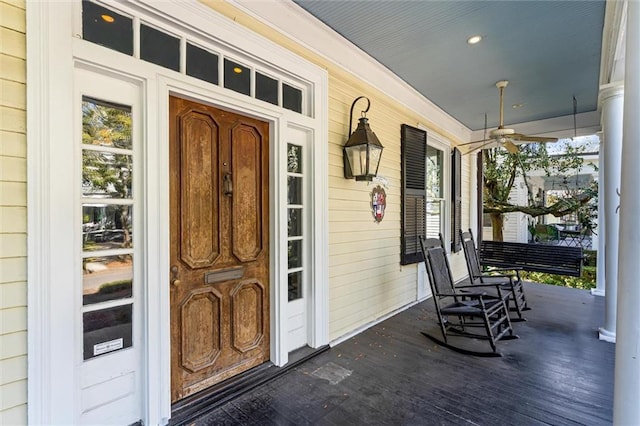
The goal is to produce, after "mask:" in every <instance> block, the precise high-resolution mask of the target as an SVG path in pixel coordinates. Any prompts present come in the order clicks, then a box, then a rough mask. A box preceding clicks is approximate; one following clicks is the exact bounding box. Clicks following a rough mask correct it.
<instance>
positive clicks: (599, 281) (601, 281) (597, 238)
mask: <svg viewBox="0 0 640 426" xmlns="http://www.w3.org/2000/svg"><path fill="white" fill-rule="evenodd" d="M596 135H597V136H598V138H599V139H600V149H599V150H598V164H599V167H600V170H602V165H603V164H604V155H603V153H604V148H603V146H602V137H603V135H602V132H598V133H597V134H596ZM604 224H605V220H604V179H603V178H602V172H601V173H599V174H598V227H597V228H596V233H597V235H594V236H593V237H592V240H591V241H592V247H593V246H594V245H595V246H596V247H597V250H598V251H597V253H598V254H597V264H596V271H597V276H596V288H592V289H591V294H592V295H594V296H604V295H605V272H604V271H605V262H604V257H605V255H604V241H605V232H606V230H605V225H604ZM593 242H595V243H596V244H593Z"/></svg>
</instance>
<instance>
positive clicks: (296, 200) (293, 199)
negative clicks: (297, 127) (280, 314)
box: [287, 143, 305, 301]
mask: <svg viewBox="0 0 640 426" xmlns="http://www.w3.org/2000/svg"><path fill="white" fill-rule="evenodd" d="M303 181H304V174H303V163H302V146H300V145H295V144H291V143H290V144H288V145H287V229H288V232H287V257H288V293H289V301H292V300H296V299H301V298H302V297H304V295H303V291H302V288H303V280H302V277H303V272H304V267H305V265H304V261H303V259H304V244H303V241H304V234H303V232H302V230H303V229H304V226H303V218H304V203H303V195H304V194H303V188H304V187H303Z"/></svg>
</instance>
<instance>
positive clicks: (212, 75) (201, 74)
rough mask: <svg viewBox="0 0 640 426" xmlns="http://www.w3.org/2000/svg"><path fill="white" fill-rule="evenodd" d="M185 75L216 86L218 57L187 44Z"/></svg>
mask: <svg viewBox="0 0 640 426" xmlns="http://www.w3.org/2000/svg"><path fill="white" fill-rule="evenodd" d="M187 75H190V76H191V77H195V78H199V79H200V80H204V81H208V82H209V83H213V84H218V55H216V54H214V53H211V52H208V51H206V50H204V49H201V48H199V47H197V46H194V45H192V44H189V43H187Z"/></svg>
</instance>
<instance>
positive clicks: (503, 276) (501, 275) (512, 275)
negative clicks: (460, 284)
mask: <svg viewBox="0 0 640 426" xmlns="http://www.w3.org/2000/svg"><path fill="white" fill-rule="evenodd" d="M477 278H508V279H510V280H512V279H513V278H516V274H498V275H488V274H482V275H478V277H477ZM517 278H519V277H517ZM475 285H478V284H475Z"/></svg>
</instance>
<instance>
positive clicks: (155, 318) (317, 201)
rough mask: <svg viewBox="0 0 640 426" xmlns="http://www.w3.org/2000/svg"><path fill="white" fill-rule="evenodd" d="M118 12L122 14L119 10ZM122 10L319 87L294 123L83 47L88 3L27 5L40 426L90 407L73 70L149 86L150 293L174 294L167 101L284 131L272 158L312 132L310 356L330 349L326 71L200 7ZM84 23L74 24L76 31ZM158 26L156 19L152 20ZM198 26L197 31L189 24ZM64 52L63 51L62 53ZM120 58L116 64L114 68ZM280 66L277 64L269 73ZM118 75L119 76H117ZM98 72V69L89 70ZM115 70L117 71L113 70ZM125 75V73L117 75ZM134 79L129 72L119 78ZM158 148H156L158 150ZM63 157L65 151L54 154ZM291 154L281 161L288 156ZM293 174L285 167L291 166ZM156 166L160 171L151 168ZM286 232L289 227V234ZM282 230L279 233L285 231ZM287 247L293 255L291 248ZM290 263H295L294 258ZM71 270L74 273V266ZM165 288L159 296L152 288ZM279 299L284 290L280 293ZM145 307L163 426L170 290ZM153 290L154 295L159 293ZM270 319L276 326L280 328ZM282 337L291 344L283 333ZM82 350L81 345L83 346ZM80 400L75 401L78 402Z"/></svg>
mask: <svg viewBox="0 0 640 426" xmlns="http://www.w3.org/2000/svg"><path fill="white" fill-rule="evenodd" d="M118 5H120V4H119V3H118ZM121 5H122V7H124V8H127V9H130V10H135V11H140V13H150V16H151V15H153V16H152V18H153V20H159V19H160V18H161V19H163V20H164V21H165V22H170V23H171V25H175V26H176V27H177V28H178V29H179V31H184V32H185V33H186V34H190V35H193V34H195V35H194V37H200V39H205V38H208V39H211V40H213V41H217V42H219V43H220V44H221V45H224V46H228V47H229V49H232V50H233V51H235V52H242V53H243V54H244V55H246V57H247V58H255V59H256V60H257V61H260V64H261V65H262V66H265V67H270V68H271V69H274V70H278V71H279V72H283V73H287V74H288V75H289V76H290V77H291V78H292V79H296V80H300V81H304V82H306V83H308V84H309V87H311V90H312V93H313V96H312V102H311V103H310V104H309V105H308V107H307V108H308V109H309V111H310V116H304V115H301V114H296V113H293V112H290V111H285V110H282V109H279V108H277V107H271V106H268V105H265V104H264V103H261V102H260V101H255V100H254V99H253V98H251V97H247V96H243V95H239V94H236V93H234V92H231V91H230V90H226V89H222V88H220V87H217V86H212V85H208V84H207V83H204V82H198V81H195V80H194V79H192V78H190V77H185V76H184V75H182V74H180V73H176V72H173V71H170V70H165V69H163V68H160V67H158V66H155V65H152V64H148V63H144V62H142V61H139V60H137V59H135V58H133V57H123V56H122V55H121V54H119V53H116V52H114V51H110V50H108V49H105V48H103V47H100V46H96V45H91V44H90V43H88V42H86V41H83V40H80V39H79V37H78V36H77V34H76V36H75V37H74V31H73V30H75V31H76V32H77V29H78V26H77V19H78V9H79V2H75V3H67V2H63V3H53V2H28V3H27V40H28V43H27V45H28V51H27V58H28V61H27V63H28V70H27V96H28V114H27V135H28V144H27V145H28V147H27V159H28V161H27V163H28V170H27V176H28V196H27V197H28V198H27V202H28V207H29V208H28V237H27V238H28V247H29V248H28V259H27V263H28V266H27V267H28V283H27V285H28V348H27V349H28V365H29V367H28V369H29V370H28V374H29V376H28V377H29V381H28V416H29V422H30V423H31V424H72V423H74V422H75V421H76V419H77V414H78V412H79V407H80V405H81V401H80V395H79V392H78V391H77V390H76V389H77V387H78V386H77V385H78V383H79V377H78V373H77V372H76V368H75V367H76V366H75V365H74V360H75V359H76V357H75V355H74V353H73V352H74V351H73V347H74V346H73V342H75V341H76V339H77V338H78V336H76V335H75V333H76V332H75V330H74V329H75V327H74V326H70V325H73V324H76V323H77V321H78V312H76V311H75V310H74V305H73V300H71V299H73V298H71V297H68V296H69V291H68V290H69V288H71V287H73V288H75V286H74V285H71V286H70V287H69V285H67V284H64V283H65V282H67V281H69V280H70V279H71V278H70V277H72V276H73V272H71V273H70V270H73V262H74V260H69V256H70V255H71V256H72V255H73V254H75V251H74V237H73V233H74V232H77V230H74V226H75V222H74V217H75V216H74V215H69V214H68V212H67V210H68V208H67V207H65V206H71V205H73V202H74V200H75V198H74V193H76V192H77V190H73V191H69V187H71V186H72V185H74V179H75V177H76V175H75V172H74V170H72V168H69V167H65V166H64V165H65V164H66V162H67V161H69V160H68V158H73V151H74V150H75V149H76V147H74V146H71V144H70V142H69V141H73V137H72V135H73V134H74V132H75V131H76V130H77V129H75V128H74V125H73V120H72V117H73V115H74V111H73V102H72V99H71V96H70V94H71V93H73V87H74V81H73V70H74V66H81V65H80V63H84V64H92V65H91V66H92V67H95V68H97V69H103V70H105V71H106V72H110V73H111V74H112V75H113V76H116V75H118V74H119V75H120V76H121V77H122V78H127V77H126V76H127V74H128V75H130V76H131V77H130V78H133V79H136V80H139V81H142V82H143V85H142V87H143V92H144V97H145V98H144V105H146V111H145V120H146V122H145V130H144V131H145V135H144V137H145V139H146V140H147V141H148V142H147V145H146V147H145V149H144V155H145V160H144V162H145V170H144V173H145V180H146V182H145V200H144V210H145V220H146V221H147V222H146V228H145V245H144V249H145V250H146V251H147V253H146V255H145V256H146V257H145V274H146V277H147V282H149V283H163V282H166V283H168V282H169V277H168V269H169V268H168V265H169V251H168V250H169V249H168V247H169V227H168V223H169V219H168V206H169V202H168V180H167V179H168V177H167V176H168V175H167V173H166V172H167V171H168V125H167V124H166V123H167V122H166V119H167V114H168V106H167V105H168V93H169V92H170V91H172V90H175V91H178V92H180V93H183V94H184V93H185V92H187V93H189V92H190V91H191V93H192V94H195V93H197V97H196V98H195V99H201V100H202V99H203V97H204V100H205V101H206V99H209V100H211V101H212V102H215V104H216V105H220V106H223V107H227V108H232V109H234V110H237V111H238V112H240V113H242V114H254V115H256V116H259V117H263V118H266V119H268V120H269V121H271V122H272V123H274V125H273V127H272V130H271V131H272V137H273V140H272V146H273V147H279V146H284V147H285V148H286V140H284V135H285V134H286V129H287V126H290V125H295V126H300V127H303V128H305V129H309V131H310V134H311V135H312V138H313V144H312V146H313V156H314V161H315V164H314V169H313V173H312V179H313V182H312V185H311V186H312V187H313V188H314V194H313V206H312V215H313V223H314V228H313V230H312V236H311V237H312V239H313V252H314V253H313V259H314V264H313V271H312V274H313V282H314V285H313V294H312V296H313V299H314V303H313V308H314V309H313V311H312V312H311V317H312V319H313V321H312V322H313V324H314V326H313V330H312V333H311V337H310V340H309V345H310V346H312V347H319V346H321V345H324V344H327V343H328V334H329V333H328V277H327V276H328V273H327V264H328V213H327V212H328V208H327V203H328V175H327V170H328V165H327V162H328V158H327V157H328V152H327V151H328V144H327V128H328V124H327V117H328V87H327V86H328V77H327V73H326V71H325V70H323V69H321V68H319V67H317V66H315V65H313V64H311V63H309V62H307V61H305V60H303V59H301V58H300V57H298V56H297V55H295V54H293V53H292V52H290V51H288V50H286V49H284V48H282V47H280V46H278V45H276V44H274V43H272V42H270V41H268V40H266V39H264V38H262V37H260V36H258V35H256V34H255V33H253V32H251V31H249V30H247V29H244V28H243V27H240V26H238V25H237V24H236V23H234V22H232V21H231V20H229V19H227V18H225V17H222V16H221V15H219V14H217V13H216V12H214V11H212V10H211V9H209V8H207V7H206V6H204V5H202V4H200V3H198V2H196V1H191V2H180V3H171V2H154V1H150V0H140V1H137V2H126V3H122V4H121ZM74 19H75V20H74ZM150 19H151V18H150ZM186 23H188V24H186ZM54 47H55V48H54ZM108 57H114V58H116V57H117V58H116V60H115V61H111V60H109V59H107V58H108ZM271 60H273V62H269V61H271ZM111 64H117V65H111ZM82 66H89V65H82ZM109 67H111V70H109V69H108V68H109ZM116 67H117V68H116ZM120 70H125V71H122V72H121V71H120ZM154 144H155V145H154ZM54 147H55V149H54ZM280 151H282V152H280ZM284 151H286V149H277V150H275V149H274V150H273V151H272V152H271V155H272V159H271V165H272V168H273V169H272V170H274V171H275V170H279V169H280V168H281V166H280V162H282V161H283V158H284V155H285V152H284ZM283 164H286V162H285V163H283ZM151 166H153V167H151ZM271 179H272V182H273V183H278V184H279V185H275V188H279V187H280V185H282V184H283V183H284V185H285V186H283V187H282V188H286V177H285V178H284V179H283V176H282V174H281V173H280V174H279V175H278V176H276V173H274V174H273V175H272V176H271ZM271 200H272V201H271V202H272V203H273V204H274V205H273V206H271V207H272V210H271V211H272V212H273V218H272V219H271V224H272V225H271V226H272V234H271V235H272V238H271V242H272V243H271V244H272V246H271V248H272V253H273V258H274V259H280V263H281V262H282V259H283V256H282V255H281V254H283V253H286V238H278V235H279V234H278V232H282V230H283V229H284V232H285V235H286V219H285V218H284V217H283V216H284V215H283V214H282V213H279V212H281V211H285V210H286V209H283V207H282V206H283V205H284V206H286V204H284V203H286V192H284V191H282V190H280V189H278V190H276V191H274V192H273V193H272V196H271ZM283 226H284V227H283ZM275 228H278V230H276V229H275ZM283 241H284V243H283ZM284 261H285V262H286V256H285V257H284ZM70 265H71V266H70ZM274 266H275V267H274V268H273V270H274V272H273V274H275V275H273V274H272V279H273V282H274V283H276V282H283V281H281V280H282V279H283V278H284V282H285V283H286V263H285V265H284V266H285V268H284V270H283V268H282V265H274ZM154 285H155V286H154ZM272 287H273V288H275V287H278V286H275V285H274V286H272ZM147 290H149V292H148V293H147V294H146V299H145V302H146V303H145V317H146V324H145V325H144V327H145V333H146V336H147V341H146V342H145V345H144V348H145V354H144V355H143V358H144V364H145V365H144V371H142V372H141V374H142V375H143V380H144V390H143V394H144V395H145V399H146V401H145V408H146V414H145V417H144V418H143V421H144V423H145V424H164V423H166V422H167V421H168V419H169V417H170V414H171V413H170V412H171V403H170V351H169V350H168V348H169V345H170V333H169V327H168V321H169V297H168V288H166V286H162V285H159V284H153V285H151V284H149V285H148V287H147ZM151 290H153V291H151ZM271 299H272V301H273V302H272V303H273V304H272V315H274V316H275V318H276V319H277V321H273V322H272V334H273V335H274V337H273V338H272V348H274V349H273V350H272V355H271V359H272V361H273V362H274V363H275V364H277V365H283V364H285V363H286V362H287V352H286V349H285V348H286V342H285V341H284V340H283V337H282V336H279V334H278V333H280V332H278V333H273V330H286V328H283V327H282V325H283V324H282V321H286V315H282V314H281V313H282V311H283V309H285V307H286V302H287V296H286V292H281V294H278V295H276V297H272V298H271ZM274 316H272V319H273V318H274ZM280 334H281V333H280ZM80 338H81V336H80ZM70 396H72V397H70Z"/></svg>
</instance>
